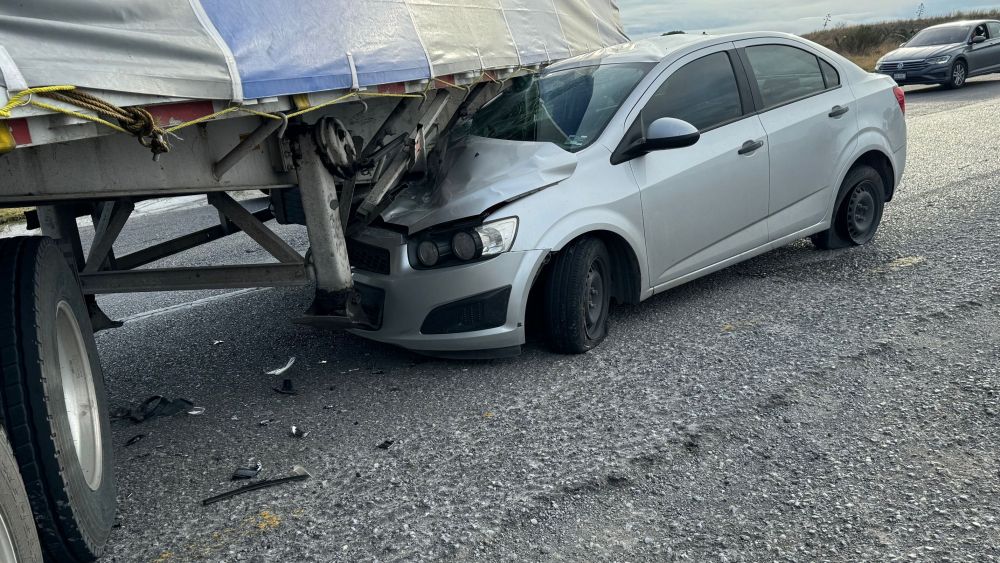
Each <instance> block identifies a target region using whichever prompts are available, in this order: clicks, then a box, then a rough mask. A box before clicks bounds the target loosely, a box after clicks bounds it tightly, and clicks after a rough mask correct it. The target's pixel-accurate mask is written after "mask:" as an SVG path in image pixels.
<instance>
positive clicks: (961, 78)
mask: <svg viewBox="0 0 1000 563" xmlns="http://www.w3.org/2000/svg"><path fill="white" fill-rule="evenodd" d="M968 79H969V65H967V64H966V63H965V61H962V60H958V61H955V63H954V64H952V65H951V74H950V75H949V77H948V82H945V84H944V85H945V87H946V88H949V89H952V90H957V89H958V88H961V87H962V86H965V83H966V81H968Z"/></svg>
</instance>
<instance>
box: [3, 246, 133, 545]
mask: <svg viewBox="0 0 1000 563" xmlns="http://www.w3.org/2000/svg"><path fill="white" fill-rule="evenodd" d="M0 257H2V261H0V384H2V386H3V393H2V400H0V412H2V417H0V418H2V422H3V427H4V429H5V430H6V434H7V437H8V438H9V440H10V446H11V449H12V451H13V454H14V460H15V461H16V464H17V467H18V470H19V473H20V475H21V478H22V480H23V483H24V490H25V491H26V492H27V497H28V500H29V505H30V509H31V512H32V513H33V516H34V522H35V527H36V528H37V536H38V537H37V541H38V542H40V544H41V548H42V550H43V551H44V553H45V556H46V557H45V558H46V560H48V561H59V562H83V561H93V560H95V559H97V558H98V557H100V555H101V553H102V551H103V549H104V545H105V543H106V542H107V538H108V534H109V533H110V531H111V526H112V524H113V523H114V518H115V476H114V463H113V459H112V447H111V436H110V426H109V424H110V422H109V417H108V407H107V397H106V395H105V390H104V376H103V372H102V370H101V365H100V361H99V359H98V354H97V348H96V344H95V341H94V335H93V329H92V328H91V323H90V317H89V315H88V311H87V306H86V303H85V301H84V297H83V294H82V292H81V290H80V285H79V282H78V281H77V278H76V275H75V274H74V273H73V271H72V270H71V269H70V266H69V264H68V263H67V261H66V259H65V258H64V257H63V254H62V252H61V251H60V249H59V247H58V246H57V245H56V244H55V243H54V242H53V241H52V240H51V239H49V238H46V237H18V238H11V239H3V240H0ZM2 455H3V452H2V450H0V471H2V470H3V460H2ZM2 495H3V491H0V500H2ZM0 510H2V511H3V517H4V521H5V522H7V523H8V525H9V524H10V522H11V520H9V519H7V517H8V515H9V513H8V512H7V511H8V510H9V508H8V506H7V505H6V504H5V505H3V506H0ZM22 532H23V531H22ZM22 535H23V534H22ZM3 541H4V539H3V537H2V536H0V555H2V553H3V551H2V547H3V545H2V544H3ZM23 541H24V540H22V542H23ZM26 549H28V550H29V551H27V552H26V553H28V552H30V548H26ZM15 553H16V552H15ZM15 560H16V561H33V560H35V559H32V558H31V557H25V558H17V559H15Z"/></svg>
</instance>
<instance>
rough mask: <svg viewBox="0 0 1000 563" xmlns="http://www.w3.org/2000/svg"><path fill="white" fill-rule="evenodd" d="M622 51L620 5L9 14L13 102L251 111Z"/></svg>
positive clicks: (513, 3)
mask: <svg viewBox="0 0 1000 563" xmlns="http://www.w3.org/2000/svg"><path fill="white" fill-rule="evenodd" d="M624 41H627V38H626V37H625V34H624V32H623V30H622V27H621V22H620V18H619V12H618V5H617V0H282V1H280V2H279V1H277V0H31V1H30V2H14V1H8V2H3V3H0V78H2V79H3V84H4V85H7V84H9V85H10V89H11V90H16V89H18V87H21V86H23V85H24V84H26V85H27V86H48V85H55V84H71V85H75V86H79V87H84V88H94V89H100V90H111V91H118V92H128V93H136V94H151V95H162V96H177V97H186V98H202V99H231V100H242V99H243V98H265V97H270V96H279V95H287V94H301V93H310V92H319V91H326V90H339V89H345V88H351V87H353V86H359V87H365V86H376V85H380V84H391V83H396V82H406V81H411V80H421V79H427V78H432V77H440V76H447V75H451V74H455V73H460V72H478V71H482V70H489V69H497V68H506V67H516V66H518V65H532V64H537V63H540V62H548V61H555V60H560V59H564V58H567V57H570V56H573V55H578V54H582V53H586V52H589V51H593V50H595V49H599V48H601V47H606V46H609V45H615V44H618V43H622V42H624ZM22 77H23V83H22Z"/></svg>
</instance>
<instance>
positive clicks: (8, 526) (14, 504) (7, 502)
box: [0, 429, 42, 563]
mask: <svg viewBox="0 0 1000 563" xmlns="http://www.w3.org/2000/svg"><path fill="white" fill-rule="evenodd" d="M33 521H34V519H33V518H32V517H31V507H29V506H28V495H27V494H26V493H25V492H24V485H22V484H21V475H20V474H19V473H18V471H17V462H16V461H14V452H12V451H10V444H9V443H8V442H7V434H6V433H5V432H4V431H3V430H2V429H0V561H2V562H3V563H7V562H9V561H13V562H15V563H42V548H41V547H40V546H39V545H38V533H37V532H35V526H34V524H33V523H32V522H33Z"/></svg>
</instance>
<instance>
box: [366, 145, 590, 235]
mask: <svg viewBox="0 0 1000 563" xmlns="http://www.w3.org/2000/svg"><path fill="white" fill-rule="evenodd" d="M577 162H578V160H577V156H576V155H575V154H573V153H570V152H567V151H565V150H563V149H561V148H559V147H558V146H556V145H554V144H552V143H532V142H526V141H505V140H500V139H486V138H483V137H466V138H465V139H463V140H461V141H457V142H455V143H453V144H452V145H451V146H450V147H449V148H448V152H447V154H446V156H445V162H444V164H443V166H442V168H441V174H440V180H439V181H438V182H437V185H434V186H430V185H426V184H424V185H415V186H411V187H409V188H407V189H405V190H404V191H403V192H401V193H400V194H399V195H398V196H397V197H396V199H395V201H393V202H392V203H391V204H390V205H389V207H387V208H386V209H385V210H384V211H383V212H382V219H383V220H384V221H385V222H386V223H391V224H394V225H400V226H403V227H406V228H407V230H408V231H409V232H410V234H413V233H416V232H419V231H422V230H424V229H426V228H428V227H433V226H435V225H440V224H442V223H447V222H449V221H455V220H458V219H465V218H467V217H473V216H475V215H479V214H480V213H482V212H484V211H486V210H487V209H490V208H491V207H494V206H496V205H498V204H501V203H506V202H510V201H513V200H515V199H518V198H521V197H524V196H526V195H528V194H530V193H533V192H536V191H538V190H541V189H543V188H547V187H549V186H552V185H554V184H557V183H559V182H560V181H562V180H565V179H566V178H568V177H569V176H570V175H572V174H573V171H574V170H576V165H577Z"/></svg>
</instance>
